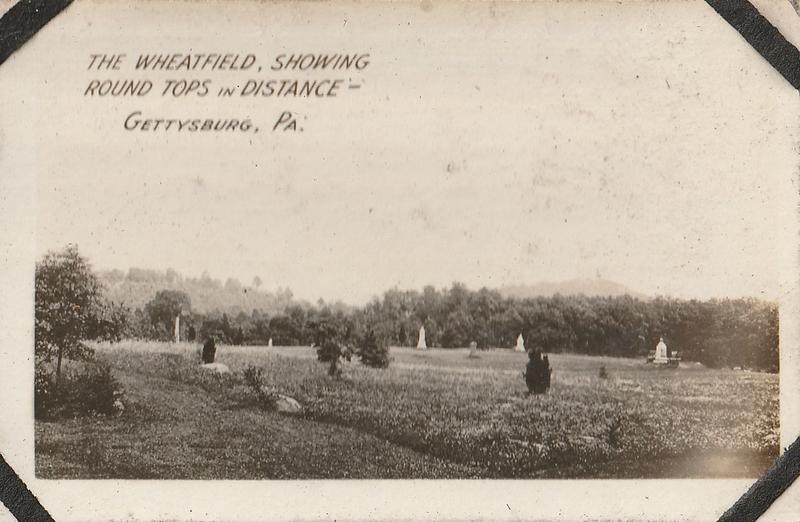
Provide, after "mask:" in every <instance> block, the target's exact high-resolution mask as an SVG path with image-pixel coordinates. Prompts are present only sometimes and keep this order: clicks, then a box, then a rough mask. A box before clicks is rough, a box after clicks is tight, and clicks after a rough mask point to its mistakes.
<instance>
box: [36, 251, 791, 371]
mask: <svg viewBox="0 0 800 522" xmlns="http://www.w3.org/2000/svg"><path fill="white" fill-rule="evenodd" d="M72 254H73V256H72V257H73V258H76V259H80V257H79V256H78V254H77V251H75V252H73V253H72ZM72 262H73V263H79V262H78V261H74V259H73V261H72ZM80 263H83V264H81V266H84V265H85V266H88V265H87V264H86V263H85V262H84V261H80ZM80 263H79V264H80ZM42 266H44V264H43V265H42ZM41 276H42V277H45V276H46V272H44V271H42V272H41ZM39 277H40V271H39V270H37V284H38V278H39ZM47 277H52V276H47ZM44 282H45V281H44V280H43V283H44ZM97 282H98V284H99V286H100V287H102V286H103V283H101V282H100V280H99V279H97ZM92 284H93V285H94V284H95V283H92ZM47 285H48V286H53V285H54V283H53V282H52V281H49V280H48V282H47ZM93 292H94V293H97V294H100V292H99V291H93ZM151 295H152V297H151V298H150V300H149V301H147V302H146V303H145V304H144V305H143V306H141V307H136V308H131V307H128V306H127V305H122V304H119V303H115V302H114V301H112V300H111V299H109V298H108V297H107V294H106V297H105V299H104V300H102V303H103V304H102V305H97V306H95V307H94V308H93V309H94V310H95V312H94V313H93V314H92V315H91V317H87V318H85V320H84V321H83V323H84V324H85V325H86V329H85V331H84V332H83V333H84V334H85V336H86V337H87V338H93V339H95V338H96V339H108V340H115V339H121V338H140V339H150V340H162V341H167V340H171V339H173V336H174V326H175V318H176V317H178V316H180V321H179V325H180V326H179V327H180V335H181V338H182V339H186V340H189V341H202V340H203V339H205V338H208V337H210V336H213V337H215V338H216V339H217V341H218V342H221V343H227V344H252V345H264V344H267V343H268V342H269V341H270V339H271V340H272V343H273V344H274V345H311V344H315V345H317V346H320V343H321V342H322V340H321V339H320V335H321V334H320V332H324V331H328V332H331V331H334V332H336V338H337V343H338V344H339V345H341V346H342V347H345V346H347V345H348V344H349V345H357V344H358V343H359V342H362V344H363V340H364V339H365V338H368V339H370V341H369V342H370V343H371V342H374V339H377V340H378V342H379V344H381V345H394V346H415V345H416V342H417V336H418V332H419V329H420V327H421V326H424V327H425V332H426V338H427V343H428V346H430V347H441V348H462V347H467V346H469V345H470V343H472V342H475V343H477V345H478V348H481V349H486V348H510V347H512V346H514V344H515V342H516V338H517V336H518V335H519V334H522V335H523V337H524V338H525V344H526V347H527V348H528V349H537V350H539V351H542V352H549V353H553V352H556V353H558V352H571V353H581V354H588V355H608V356H619V357H640V356H644V355H646V354H647V353H648V352H649V351H652V350H653V349H654V347H655V345H656V344H657V343H658V340H659V338H661V337H663V338H664V340H665V341H666V342H667V344H668V346H669V348H670V350H671V351H673V352H674V351H677V352H678V354H679V355H680V356H681V357H682V358H683V360H685V361H697V362H701V363H703V364H704V365H707V366H710V367H736V366H739V367H746V368H753V369H760V370H767V371H773V372H774V371H777V369H778V307H777V305H776V304H775V303H770V302H765V301H762V300H758V299H754V298H743V299H710V300H702V301H701V300H683V299H675V298H671V297H656V298H653V299H641V298H636V297H631V296H628V295H625V296H614V297H596V296H595V297H587V296H583V295H569V296H561V295H555V296H551V297H535V298H525V299H519V298H512V297H503V296H502V295H501V294H500V293H499V292H498V291H496V290H490V289H486V288H482V289H480V290H470V289H468V288H467V287H466V286H464V285H463V284H460V283H454V284H453V285H452V286H451V287H450V288H445V289H437V288H434V287H433V286H426V287H425V288H423V289H422V290H421V291H416V290H398V289H391V290H388V291H386V292H384V294H383V295H382V296H381V297H380V298H375V299H373V300H372V301H370V302H369V303H367V304H366V305H364V306H359V307H350V306H346V305H343V304H341V303H334V304H330V303H325V302H323V301H319V302H317V303H316V304H310V303H307V302H297V301H294V300H291V299H290V298H289V299H287V301H285V303H284V307H283V308H282V309H280V310H277V311H276V310H275V309H274V307H273V308H271V309H270V310H269V311H265V310H262V309H259V308H254V309H252V310H251V311H250V313H246V312H244V311H239V312H238V313H236V314H233V313H230V314H229V313H227V312H219V311H207V310H203V311H198V310H196V309H194V308H193V303H192V301H191V298H190V296H189V295H188V294H187V293H186V292H185V291H182V290H179V289H160V290H154V292H153V294H151ZM56 297H57V296H56ZM37 299H38V294H37ZM37 306H38V302H37ZM373 338H374V339H373ZM76 342H77V340H76ZM343 349H344V348H343Z"/></svg>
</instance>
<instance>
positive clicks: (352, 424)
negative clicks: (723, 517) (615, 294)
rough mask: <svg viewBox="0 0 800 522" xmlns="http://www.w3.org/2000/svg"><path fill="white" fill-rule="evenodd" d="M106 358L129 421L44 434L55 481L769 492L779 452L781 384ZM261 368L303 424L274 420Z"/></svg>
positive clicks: (428, 361) (495, 368)
mask: <svg viewBox="0 0 800 522" xmlns="http://www.w3.org/2000/svg"><path fill="white" fill-rule="evenodd" d="M93 346H94V348H95V349H96V351H97V357H98V358H100V359H104V360H107V361H108V362H109V363H110V364H111V368H112V370H113V374H114V376H115V378H116V379H117V380H118V381H119V383H120V384H121V385H122V387H123V388H124V396H123V398H122V401H123V404H124V411H123V412H122V413H121V414H119V415H116V416H110V417H100V416H98V417H83V418H80V417H79V418H74V419H67V420H58V421H50V422H45V421H37V422H36V473H37V476H39V477H41V478H142V479H144V478H148V479H150V478H160V479H311V478H362V479H363V478H682V477H756V476H759V475H760V474H761V473H762V472H763V471H764V470H765V469H766V468H767V467H768V466H769V465H770V464H771V462H772V461H773V460H774V458H775V457H776V456H777V454H778V375H777V374H769V373H757V372H746V371H733V370H717V369H707V368H704V367H703V366H700V365H698V364H694V363H683V364H682V365H681V367H680V368H678V369H666V368H659V367H656V366H654V365H648V364H645V363H644V361H643V360H640V359H622V358H610V357H591V356H585V355H570V354H550V362H551V365H552V368H553V376H552V387H551V388H550V390H549V392H548V393H546V394H544V395H528V393H527V390H526V387H525V382H524V381H523V378H522V375H521V373H522V371H523V369H524V368H525V363H526V360H527V358H526V354H524V353H515V352H513V351H511V350H486V351H480V352H478V357H477V358H470V357H468V353H469V351H468V350H467V349H451V350H445V349H430V350H426V351H417V350H412V349H408V348H392V349H391V357H392V358H393V361H392V363H391V365H390V366H389V368H387V369H383V370H381V369H373V368H368V367H365V366H362V365H361V364H360V363H357V362H352V363H346V364H344V365H343V377H342V379H340V380H335V379H332V378H330V377H329V376H328V375H327V373H326V370H327V365H325V364H322V363H319V362H317V361H316V355H315V351H314V350H313V349H312V348H308V347H263V346H220V347H219V348H218V350H217V361H218V362H221V363H224V364H225V365H227V366H228V367H229V368H230V370H231V373H229V374H217V373H214V372H209V371H204V370H201V369H200V368H199V366H198V363H199V356H198V346H197V345H193V344H188V343H180V344H175V343H156V342H133V341H126V342H120V343H115V344H103V343H100V344H95V345H93ZM250 365H252V366H257V367H260V368H263V380H264V384H265V385H267V386H269V387H270V388H272V389H274V390H277V391H279V392H280V393H283V394H286V395H289V396H291V397H293V398H295V399H297V400H298V401H299V402H300V403H301V404H302V405H303V408H304V409H303V412H302V413H300V414H296V415H290V414H283V413H278V412H274V411H269V410H266V409H264V408H262V407H260V405H259V403H258V401H257V400H256V397H255V394H254V393H253V392H252V390H251V389H250V388H249V387H248V386H247V385H246V383H245V379H244V377H243V372H244V370H245V369H246V368H247V367H248V366H250ZM601 366H603V367H605V372H604V374H603V375H601V371H600V368H601Z"/></svg>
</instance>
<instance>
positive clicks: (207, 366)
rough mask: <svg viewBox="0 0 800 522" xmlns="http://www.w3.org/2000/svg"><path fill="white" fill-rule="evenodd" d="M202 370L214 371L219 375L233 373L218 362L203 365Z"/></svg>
mask: <svg viewBox="0 0 800 522" xmlns="http://www.w3.org/2000/svg"><path fill="white" fill-rule="evenodd" d="M200 368H202V369H204V370H210V371H213V372H217V373H231V370H230V368H228V366H227V365H225V364H222V363H218V362H215V363H207V364H201V365H200Z"/></svg>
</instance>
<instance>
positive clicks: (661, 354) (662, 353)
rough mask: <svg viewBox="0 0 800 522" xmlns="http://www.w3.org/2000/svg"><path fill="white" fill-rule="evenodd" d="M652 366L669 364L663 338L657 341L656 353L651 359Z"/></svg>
mask: <svg viewBox="0 0 800 522" xmlns="http://www.w3.org/2000/svg"><path fill="white" fill-rule="evenodd" d="M653 363H654V364H668V363H669V349H668V348H667V343H665V342H664V338H663V337H661V338H660V339H659V340H658V344H657V345H656V353H655V356H654V357H653Z"/></svg>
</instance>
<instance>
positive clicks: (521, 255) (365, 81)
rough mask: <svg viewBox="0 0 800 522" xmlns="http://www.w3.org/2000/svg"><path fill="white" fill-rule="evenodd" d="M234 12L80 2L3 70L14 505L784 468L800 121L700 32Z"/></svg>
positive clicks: (304, 11)
mask: <svg viewBox="0 0 800 522" xmlns="http://www.w3.org/2000/svg"><path fill="white" fill-rule="evenodd" d="M221 12H222V5H221V4H217V3H214V2H208V3H175V2H152V3H147V4H139V5H136V6H134V5H130V6H122V5H119V4H117V5H115V4H114V3H110V2H76V4H75V5H74V6H72V7H70V8H69V9H67V10H66V11H65V12H64V13H63V14H61V15H59V17H57V18H55V19H54V21H52V22H51V24H50V25H49V26H48V27H47V28H46V29H44V30H43V31H42V32H41V33H40V34H39V35H37V36H36V38H35V39H33V40H32V41H31V42H30V44H29V45H27V46H25V47H24V48H23V49H21V50H20V51H19V52H18V53H16V54H15V55H14V56H13V57H12V58H11V59H9V61H8V62H7V63H5V64H4V65H3V66H2V67H0V83H1V84H3V85H4V87H3V90H4V91H5V93H6V94H4V95H2V96H0V98H2V99H3V100H4V101H3V103H4V107H7V108H8V111H6V110H5V109H4V111H3V112H4V113H5V114H3V115H0V137H3V143H4V145H3V147H4V151H7V150H19V149H22V148H23V147H27V150H28V152H26V153H24V154H22V153H20V154H15V155H5V157H3V158H0V168H2V170H4V171H7V172H11V171H12V170H14V171H15V172H18V173H19V174H20V175H22V174H25V175H26V176H27V179H26V180H25V181H18V182H14V183H20V185H19V186H22V185H21V184H23V183H24V187H23V188H22V189H19V190H21V191H22V190H24V191H26V192H25V194H28V196H26V198H28V199H24V198H22V199H17V200H16V201H17V202H18V203H19V205H20V209H22V208H23V207H22V202H23V201H28V202H29V203H28V204H30V206H29V207H28V206H25V209H26V210H25V211H24V214H25V215H26V216H28V217H26V218H25V220H24V224H25V226H26V227H28V230H30V231H31V235H30V244H29V246H26V247H24V249H22V250H20V252H23V253H24V255H25V258H24V259H25V261H24V262H23V261H19V264H20V265H21V266H22V269H21V272H20V274H24V275H25V276H24V277H21V278H20V283H19V284H20V285H23V284H24V285H27V286H26V287H25V288H29V290H28V292H29V297H28V299H30V303H31V305H30V306H31V309H28V308H26V307H22V306H17V308H16V310H17V314H18V315H19V316H26V317H27V318H26V319H25V321H27V323H25V324H26V325H27V326H25V328H26V330H25V332H28V333H26V334H25V335H29V336H30V337H29V341H28V344H27V345H26V346H16V348H15V350H16V351H18V352H20V354H21V355H20V357H23V358H24V359H26V360H27V361H28V362H27V363H25V364H27V366H19V367H18V368H23V369H25V370H24V371H22V370H21V371H20V373H21V374H20V375H19V377H18V379H19V380H20V382H22V380H23V379H25V380H26V381H25V382H28V383H29V384H28V385H27V386H28V388H27V390H28V391H25V393H26V394H29V395H30V396H31V398H30V401H31V407H30V409H29V411H28V412H25V413H24V415H27V416H28V418H29V419H30V422H32V426H33V431H32V432H31V435H32V439H30V440H29V441H28V443H27V444H29V445H30V447H32V450H33V460H32V461H31V466H32V469H33V473H34V476H35V479H36V480H37V481H45V482H46V481H54V482H52V483H53V484H55V483H56V482H55V481H57V483H58V484H63V483H68V482H72V481H81V480H92V481H98V480H100V481H128V480H133V481H139V482H137V483H141V484H150V482H148V481H186V480H191V481H221V480H224V481H285V482H288V483H290V484H292V483H294V481H315V480H341V479H345V480H346V481H354V479H358V480H367V479H368V480H374V479H402V480H408V479H460V480H465V479H467V480H471V481H475V482H476V483H482V482H480V481H484V480H490V481H497V480H509V479H514V480H525V481H534V482H533V483H534V484H535V483H549V481H552V480H554V479H558V480H564V481H575V480H576V479H581V480H587V479H588V480H589V481H590V482H596V483H597V484H600V483H603V482H604V481H606V480H608V479H639V480H643V479H660V480H664V479H737V480H743V481H742V482H737V483H736V484H742V485H744V489H746V485H747V484H750V483H752V482H753V481H754V480H755V479H757V478H758V477H760V476H761V475H763V474H764V473H765V472H766V471H767V470H768V469H769V468H770V466H771V465H772V464H773V462H774V461H775V459H776V458H777V457H778V456H779V455H780V453H781V447H782V444H783V446H786V445H787V444H788V443H789V442H791V440H788V442H787V441H784V442H783V443H782V438H781V437H782V427H783V420H784V417H782V415H781V411H782V407H783V408H786V407H788V406H787V404H782V401H784V400H785V396H784V395H782V386H785V383H784V382H783V380H784V377H785V373H784V371H783V365H782V362H783V361H785V360H786V357H788V355H787V353H789V352H795V351H796V342H797V339H796V337H792V336H793V335H796V331H795V330H796V329H795V328H794V327H793V326H791V325H789V324H788V323H789V322H796V317H794V316H791V315H789V313H790V311H791V310H795V308H792V307H793V306H795V305H796V297H797V295H796V292H797V266H798V262H797V248H796V247H797V229H798V225H797V223H798V221H797V200H798V198H797V179H796V178H797V172H798V169H797V167H798V159H797V152H798V138H799V134H800V132H799V129H798V127H797V121H798V120H797V116H798V109H799V108H800V106H799V105H798V98H797V91H796V90H794V89H793V88H792V86H791V85H790V84H789V83H787V82H786V81H785V80H784V79H783V78H782V77H781V76H780V75H779V74H778V73H777V72H776V71H775V70H774V69H772V68H771V66H770V65H769V64H768V63H767V62H766V61H764V60H763V59H761V58H760V56H758V54H757V53H756V52H755V51H753V49H752V48H751V47H749V45H748V43H747V42H745V41H744V40H743V39H742V38H741V36H739V35H738V33H736V31H735V30H733V29H731V27H730V26H728V25H726V23H725V21H724V20H722V19H721V18H720V17H719V16H718V15H717V14H716V13H715V12H714V10H713V9H711V7H709V5H707V4H706V3H704V2H698V3H692V2H630V3H621V4H617V3H613V4H612V3H602V2H561V3H550V2H530V3H524V2H523V3H504V2H491V3H482V4H477V3H457V2H442V3H431V2H422V3H411V2H397V3H386V4H369V3H365V4H353V3H348V2H332V3H324V4H313V3H308V4H306V3H302V4H291V5H290V4H288V3H281V2H275V3H259V2H253V3H246V2H237V3H236V4H235V5H232V7H231V9H230V10H229V11H227V15H226V16H225V17H221V16H217V15H219V14H221ZM123 19H124V20H125V22H124V25H122V22H120V20H123ZM205 21H209V23H210V24H212V25H209V26H208V27H210V28H211V29H209V30H208V31H207V32H206V30H205V29H203V27H205V26H204V25H203V23H204V22H205ZM78 28H84V29H85V31H84V32H81V33H80V35H78V34H79V33H78V32H77V30H78ZM137 31H144V33H142V34H147V35H149V37H148V38H143V39H137V38H136V37H135V36H134V35H136V34H137ZM66 41H71V42H73V43H74V45H72V44H71V45H69V46H60V45H59V42H62V43H63V42H66ZM51 51H52V52H51ZM22 92H25V93H27V94H26V95H25V96H19V97H16V98H15V96H16V93H22ZM23 99H28V100H35V102H32V103H35V105H30V102H29V103H26V104H23V103H22V101H23ZM13 147H18V149H16V148H14V149H12V148H13ZM28 174H29V175H28ZM2 176H3V174H0V177H2ZM4 183H7V184H8V185H7V186H8V187H11V186H12V183H11V182H10V181H9V180H5V181H4ZM15 186H16V185H15ZM9 193H11V192H9ZM20 193H21V192H20ZM26 205H27V204H26ZM20 212H22V211H20ZM20 223H23V221H20ZM20 230H22V228H20ZM19 234H20V235H19V237H20V238H21V237H22V232H19ZM26 237H27V236H26ZM17 240H19V241H21V239H17ZM20 255H22V254H20ZM20 288H23V287H20ZM787 307H788V308H787ZM20 320H21V319H20ZM787 351H788V352H787ZM26 368H30V371H29V372H28V370H27V369H26ZM22 373H24V375H22ZM795 377H796V376H795ZM787 378H788V379H792V377H787ZM792 382H794V381H792ZM795 406H796V403H795ZM795 413H796V412H795ZM21 415H22V414H21ZM793 426H796V422H795V424H794V425H793ZM783 435H784V436H785V432H784V433H783ZM0 440H3V439H0ZM542 479H544V480H542ZM744 479H746V480H744ZM358 480H355V481H354V483H359V482H358ZM77 483H78V482H76V484H77ZM526 483H527V482H526ZM576 483H577V482H576ZM153 484H162V482H158V483H153ZM166 484H169V483H166ZM359 484H360V483H359ZM368 484H369V483H364V484H362V485H361V486H360V487H364V488H368V487H369V486H368ZM580 484H583V482H580ZM726 484H727V483H726ZM689 486H690V485H689V484H687V487H689ZM66 487H69V486H68V485H67V486H66ZM84 487H86V486H84ZM534 487H536V486H534ZM631 487H633V486H631ZM694 487H695V488H698V489H697V493H696V494H700V491H701V490H702V487H701V486H700V487H698V486H694ZM737 487H739V488H740V489H739V490H737V491H741V492H743V489H742V487H741V486H737ZM361 491H364V490H361ZM732 500H735V497H733V498H730V499H728V500H723V501H722V505H720V506H718V507H719V508H725V507H726V506H725V505H724V504H725V503H726V502H731V501H732ZM503 502H504V503H505V500H504V501H503ZM503 509H505V507H503ZM508 509H509V511H511V509H512V507H511V506H509V507H508ZM587 512H588V511H587ZM187 516H188V515H187ZM198 516H200V517H201V518H202V517H203V515H198ZM676 516H677V515H676ZM681 516H683V515H680V516H678V518H680V517H681ZM442 518H447V517H446V516H444V515H442ZM652 519H653V520H655V519H656V518H652ZM659 519H660V518H659ZM680 519H684V518H680Z"/></svg>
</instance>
